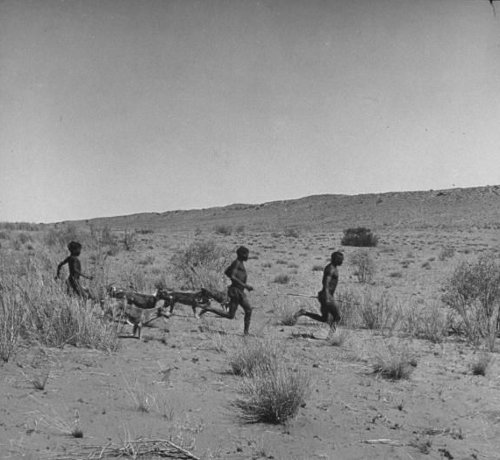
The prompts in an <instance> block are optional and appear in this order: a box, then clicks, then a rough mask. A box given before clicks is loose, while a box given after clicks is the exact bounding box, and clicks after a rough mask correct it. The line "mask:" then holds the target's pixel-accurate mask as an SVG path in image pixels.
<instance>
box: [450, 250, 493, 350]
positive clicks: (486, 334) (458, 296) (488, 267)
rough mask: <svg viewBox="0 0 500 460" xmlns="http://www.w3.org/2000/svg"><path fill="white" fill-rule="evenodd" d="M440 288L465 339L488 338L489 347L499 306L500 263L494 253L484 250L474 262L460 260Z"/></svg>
mask: <svg viewBox="0 0 500 460" xmlns="http://www.w3.org/2000/svg"><path fill="white" fill-rule="evenodd" d="M443 290H444V294H443V297H442V299H443V302H444V303H445V304H446V305H448V306H449V307H451V308H452V309H453V311H455V312H456V313H457V314H458V315H459V318H460V320H461V329H462V330H463V331H464V333H465V335H466V336H467V337H468V339H469V340H470V341H471V342H473V343H476V344H477V343H478V342H479V341H480V340H481V339H483V338H487V339H488V344H489V348H490V349H491V350H492V349H493V347H494V342H495V338H496V334H497V331H498V319H499V309H500V263H499V262H498V260H497V259H496V257H495V256H494V255H493V254H485V255H482V256H480V257H479V259H477V261H475V262H471V261H464V262H461V263H460V264H459V265H457V267H456V268H455V269H454V271H453V273H452V275H451V276H450V277H449V278H448V280H446V282H445V283H444V285H443Z"/></svg>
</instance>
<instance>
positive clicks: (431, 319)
mask: <svg viewBox="0 0 500 460" xmlns="http://www.w3.org/2000/svg"><path fill="white" fill-rule="evenodd" d="M448 329H449V317H448V315H447V314H446V312H444V311H443V308H439V306H438V305H437V304H435V303H434V304H432V305H429V306H423V307H422V306H417V305H410V306H409V308H407V309H406V310H405V311H404V312H403V330H404V331H405V332H406V333H408V334H410V335H411V336H412V337H416V338H419V339H425V340H430V341H431V342H434V343H440V342H442V341H443V340H444V338H445V337H446V336H447V335H448Z"/></svg>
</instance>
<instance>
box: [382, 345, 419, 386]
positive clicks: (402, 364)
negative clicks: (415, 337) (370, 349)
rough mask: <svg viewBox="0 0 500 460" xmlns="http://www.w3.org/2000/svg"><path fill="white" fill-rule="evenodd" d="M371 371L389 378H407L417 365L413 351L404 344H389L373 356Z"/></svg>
mask: <svg viewBox="0 0 500 460" xmlns="http://www.w3.org/2000/svg"><path fill="white" fill-rule="evenodd" d="M373 360H374V362H373V372H374V373H376V374H379V375H381V376H382V377H384V378H387V379H390V380H400V379H407V378H409V377H410V374H411V373H412V372H413V369H414V368H415V366H416V365H417V361H416V359H415V356H414V355H413V353H412V352H411V351H410V350H409V348H408V347H407V346H405V345H401V344H400V345H399V346H393V345H389V346H386V347H383V348H382V349H381V350H379V351H378V352H377V353H376V354H375V356H374V358H373Z"/></svg>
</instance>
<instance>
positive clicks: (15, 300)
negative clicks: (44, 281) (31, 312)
mask: <svg viewBox="0 0 500 460" xmlns="http://www.w3.org/2000/svg"><path fill="white" fill-rule="evenodd" d="M24 317H25V311H24V308H23V305H22V303H21V302H20V296H19V295H18V293H17V292H16V291H15V290H13V289H7V288H6V287H3V286H2V288H1V289H0V359H2V360H3V361H5V362H7V361H8V360H9V359H10V357H11V356H12V355H13V353H14V352H15V350H16V346H17V343H18V340H19V335H20V332H21V328H22V325H23V323H24Z"/></svg>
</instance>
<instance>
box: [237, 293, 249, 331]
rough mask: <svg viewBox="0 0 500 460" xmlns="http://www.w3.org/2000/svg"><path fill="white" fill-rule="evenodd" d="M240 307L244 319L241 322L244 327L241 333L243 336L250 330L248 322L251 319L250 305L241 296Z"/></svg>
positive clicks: (244, 297)
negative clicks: (243, 313)
mask: <svg viewBox="0 0 500 460" xmlns="http://www.w3.org/2000/svg"><path fill="white" fill-rule="evenodd" d="M240 305H241V307H242V308H243V311H244V312H245V318H244V320H243V325H244V328H243V333H244V334H245V335H248V330H249V329H250V320H251V319H252V306H251V305H250V302H249V301H248V299H247V298H246V296H245V295H243V296H242V299H241V302H240Z"/></svg>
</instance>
